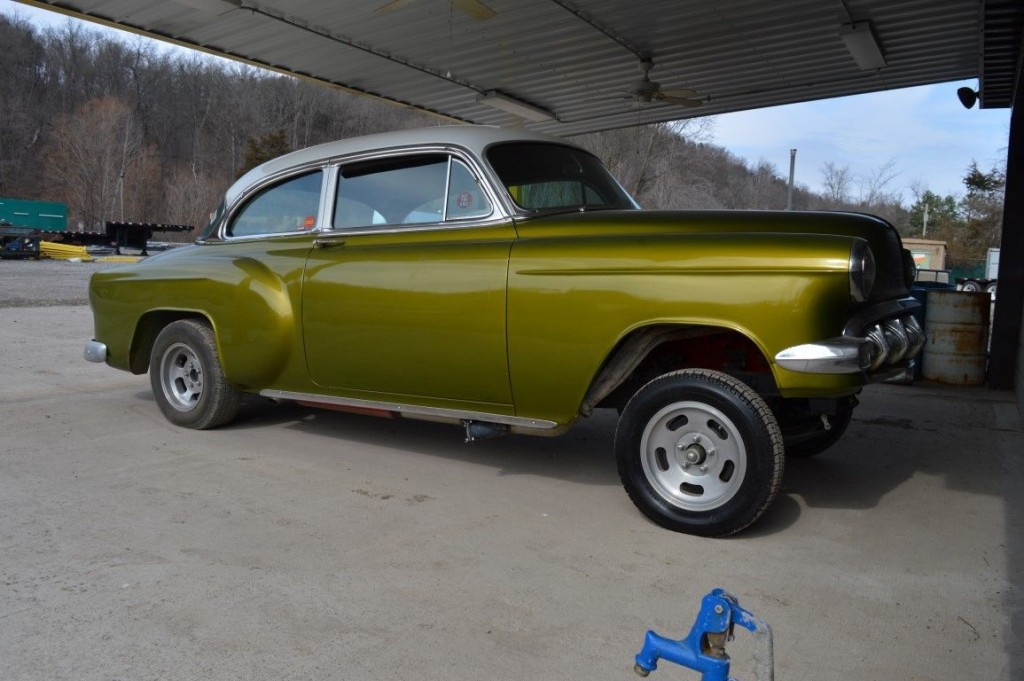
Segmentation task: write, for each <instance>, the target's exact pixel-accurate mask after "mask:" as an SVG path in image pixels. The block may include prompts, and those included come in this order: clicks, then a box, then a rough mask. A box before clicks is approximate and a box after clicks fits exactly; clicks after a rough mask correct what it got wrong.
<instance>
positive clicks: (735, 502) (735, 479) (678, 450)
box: [615, 369, 785, 537]
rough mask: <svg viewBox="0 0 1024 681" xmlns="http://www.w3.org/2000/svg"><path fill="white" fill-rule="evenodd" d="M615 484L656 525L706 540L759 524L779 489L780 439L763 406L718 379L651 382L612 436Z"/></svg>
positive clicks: (674, 376)
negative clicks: (618, 481) (758, 520)
mask: <svg viewBox="0 0 1024 681" xmlns="http://www.w3.org/2000/svg"><path fill="white" fill-rule="evenodd" d="M615 454H616V458H617V462H618V469H619V477H620V478H621V480H622V484H623V486H624V487H625V488H626V492H627V493H628V494H629V498H630V499H631V500H632V501H633V503H634V504H635V505H636V507H637V508H638V509H640V511H641V512H642V513H643V514H644V515H646V516H647V517H648V518H650V519H651V520H652V521H654V522H655V523H656V524H658V525H660V526H662V527H665V528H667V529H670V530H675V531H677V532H685V533H688V534H696V535H701V536H705V537H720V536H725V535H729V534H734V533H736V532H739V531H740V530H742V529H744V528H745V527H747V526H749V525H750V524H751V523H753V522H754V521H755V520H757V519H758V518H759V517H760V516H761V514H762V513H764V511H765V509H767V508H768V506H769V505H770V504H771V503H772V501H773V500H774V499H775V495H776V494H777V493H778V490H779V485H780V483H781V481H782V472H783V465H784V460H785V457H784V453H783V445H782V433H781V431H780V430H779V425H778V423H777V422H776V420H775V416H774V415H773V414H772V411H771V409H769V408H768V405H767V404H765V402H764V400H763V399H761V397H760V396H759V395H758V394H757V393H755V392H754V391H753V390H751V389H750V388H749V387H748V386H747V385H746V384H745V383H742V382H741V381H739V380H737V379H735V378H733V377H731V376H729V375H727V374H723V373H721V372H717V371H709V370H705V369H686V370H683V371H676V372H673V373H670V374H665V375H664V376H661V377H659V378H656V379H654V380H653V381H651V382H650V383H648V384H647V385H645V386H643V387H642V388H640V390H638V391H637V392H636V394H635V395H634V396H633V398H632V399H631V400H630V401H629V403H628V404H627V405H626V407H625V409H624V410H623V412H622V417H621V418H620V420H619V427H618V430H617V431H616V434H615Z"/></svg>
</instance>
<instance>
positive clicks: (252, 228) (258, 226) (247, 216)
mask: <svg viewBox="0 0 1024 681" xmlns="http://www.w3.org/2000/svg"><path fill="white" fill-rule="evenodd" d="M322 188H323V172H321V171H319V170H317V171H315V172H312V173H307V174H305V175H299V176H298V177H292V178H289V179H287V180H285V181H284V182H280V183H278V184H275V185H273V186H271V187H267V188H266V189H263V190H261V191H260V192H259V193H258V194H256V195H255V196H254V197H252V198H251V199H249V200H248V201H247V202H246V203H245V205H243V206H242V208H241V210H239V211H238V212H237V213H236V214H235V216H234V217H233V218H232V219H231V223H230V224H229V225H228V236H236V237H237V236H258V235H263V234H285V233H288V232H301V231H304V230H311V229H313V227H315V226H316V223H317V214H318V213H319V211H320V191H321V189H322Z"/></svg>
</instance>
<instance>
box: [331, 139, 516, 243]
mask: <svg viewBox="0 0 1024 681" xmlns="http://www.w3.org/2000/svg"><path fill="white" fill-rule="evenodd" d="M427 154H445V155H447V156H448V171H447V172H448V175H447V177H446V178H445V197H444V200H445V204H444V214H445V216H446V217H447V214H448V187H449V182H450V179H451V163H452V159H453V158H454V159H458V160H459V161H461V162H462V163H463V164H464V165H465V166H466V168H467V169H468V170H469V172H470V173H472V175H473V178H474V179H475V180H476V182H477V184H478V185H479V186H480V189H481V191H483V192H484V194H485V195H486V196H487V199H488V201H490V204H491V212H490V214H489V215H486V216H482V217H477V218H463V219H451V220H448V219H444V220H441V221H439V222H419V223H412V224H384V225H378V226H376V227H355V228H351V229H346V228H338V227H335V226H334V209H335V199H336V197H337V193H338V180H339V179H340V174H341V168H342V167H343V166H347V165H351V164H353V163H363V162H366V161H373V160H377V159H386V158H395V157H402V156H416V155H427ZM328 163H329V164H330V168H331V170H332V171H333V173H334V175H332V179H331V182H330V184H328V185H327V188H326V190H325V191H324V194H325V195H326V196H325V205H326V206H328V208H329V210H330V219H325V220H323V222H322V225H323V228H322V230H320V232H321V234H322V235H323V236H327V235H339V234H351V235H356V234H367V233H370V234H397V233H400V232H406V231H411V232H420V231H424V230H425V229H434V230H437V229H458V228H465V227H467V226H470V227H478V226H482V225H487V224H500V223H502V222H511V221H512V215H513V214H512V213H511V212H509V211H508V210H507V207H506V206H505V204H504V202H503V201H500V200H499V199H498V195H497V194H496V193H495V189H494V181H493V179H492V178H491V177H490V175H488V174H486V173H484V172H483V171H482V167H481V164H480V162H479V159H477V158H476V156H475V155H474V154H473V153H472V152H470V151H469V150H468V149H464V148H463V147H460V146H457V145H446V144H429V145H421V146H415V147H394V148H391V149H382V150H377V151H368V152H362V153H358V154H352V155H349V156H342V157H334V158H331V159H329V160H328Z"/></svg>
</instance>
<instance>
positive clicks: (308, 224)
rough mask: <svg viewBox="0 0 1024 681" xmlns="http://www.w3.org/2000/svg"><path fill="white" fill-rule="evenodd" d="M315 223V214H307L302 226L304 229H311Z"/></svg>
mask: <svg viewBox="0 0 1024 681" xmlns="http://www.w3.org/2000/svg"><path fill="white" fill-rule="evenodd" d="M315 224H316V216H315V215H307V216H306V221H305V222H303V223H302V226H303V228H305V229H313V226H314V225H315Z"/></svg>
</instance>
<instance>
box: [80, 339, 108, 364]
mask: <svg viewBox="0 0 1024 681" xmlns="http://www.w3.org/2000/svg"><path fill="white" fill-rule="evenodd" d="M85 358H86V359H87V360H88V361H90V362H96V363H98V364H102V363H103V362H106V361H107V345H106V344H105V343H100V342H99V341H98V340H91V341H89V342H88V343H86V344H85Z"/></svg>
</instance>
